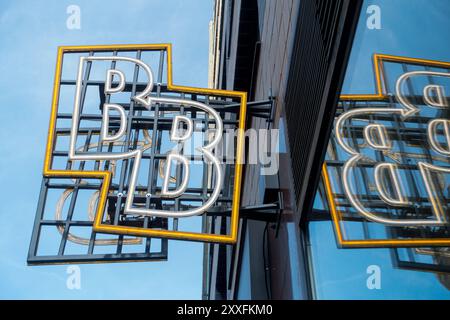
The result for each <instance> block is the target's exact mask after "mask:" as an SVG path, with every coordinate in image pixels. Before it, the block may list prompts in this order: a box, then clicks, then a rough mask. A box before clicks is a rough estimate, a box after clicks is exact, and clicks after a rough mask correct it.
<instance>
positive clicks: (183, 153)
mask: <svg viewBox="0 0 450 320" xmlns="http://www.w3.org/2000/svg"><path fill="white" fill-rule="evenodd" d="M130 53H133V54H135V56H134V57H131V56H130ZM146 53H157V54H158V55H161V56H165V57H166V61H167V63H166V65H167V69H166V70H163V67H162V65H163V61H162V60H160V62H159V66H158V64H156V68H157V69H158V70H157V71H158V72H157V73H158V75H157V76H156V74H155V70H154V68H155V66H151V65H150V64H149V63H147V62H145V61H144V60H145V59H144V58H143V55H144V54H146ZM67 54H75V55H77V56H76V59H77V61H76V62H74V63H73V65H75V64H76V67H75V68H74V70H76V75H75V79H74V81H73V82H72V81H68V80H66V79H63V74H64V66H63V56H65V55H67ZM171 59H172V55H171V45H170V44H155V45H153V44H151V45H106V46H68V47H60V48H59V50H58V59H57V65H56V74H55V84H54V93H53V102H52V112H51V118H50V127H49V134H48V142H47V148H46V156H45V163H44V173H43V175H44V179H71V181H72V183H74V184H73V186H69V187H68V189H67V190H66V191H65V193H64V194H63V195H62V196H61V198H60V200H59V202H58V205H57V214H56V216H55V218H56V221H55V222H54V223H53V221H51V222H48V221H46V220H45V219H43V217H42V215H43V213H42V212H38V214H37V217H36V224H35V230H34V235H33V239H32V246H33V243H34V242H35V241H38V237H39V230H37V229H39V228H41V226H42V225H43V224H48V223H50V224H54V225H55V226H57V228H58V231H59V232H60V234H61V235H66V233H67V235H68V238H67V239H68V241H72V242H75V243H78V244H84V245H89V246H93V245H111V244H119V245H120V246H121V245H122V244H125V245H127V244H130V245H133V244H142V242H143V241H142V239H143V238H141V237H154V238H169V239H180V240H193V241H206V242H220V243H234V242H235V241H236V238H237V227H238V219H239V217H238V214H239V204H240V185H241V179H242V162H241V161H240V159H242V157H243V148H244V141H243V139H244V132H243V131H244V126H245V118H246V93H244V92H234V91H226V90H215V89H203V88H195V87H186V86H178V85H175V84H173V82H172V60H171ZM105 66H106V67H105ZM97 67H98V68H100V69H99V70H101V72H100V73H98V74H100V78H99V79H97V80H92V79H91V78H92V73H94V71H95V70H97V69H95V68H97ZM139 72H140V73H139ZM164 78H165V79H164ZM66 83H67V84H71V85H73V87H74V95H73V100H72V101H71V102H69V103H70V104H71V105H72V110H71V111H70V113H68V114H65V113H63V112H62V111H61V110H60V108H61V107H66V108H67V102H64V103H62V102H61V101H62V99H63V98H62V96H61V92H62V86H63V85H66ZM90 85H92V86H96V87H97V88H99V90H100V92H99V99H100V101H97V102H95V103H97V106H98V109H96V110H94V113H95V112H98V111H100V114H92V113H87V112H86V111H85V109H86V105H89V103H90V100H89V99H90V98H89V97H88V87H89V86H90ZM227 103H234V104H235V105H236V104H237V105H238V106H239V108H237V109H236V108H234V109H232V111H228V109H226V108H225V107H224V106H226V105H227ZM220 108H222V109H220ZM235 109H236V110H235ZM224 117H225V119H224ZM64 119H68V120H70V127H69V128H63V127H62V125H61V123H63V121H62V120H64ZM87 121H90V122H89V125H87V124H86V122H87ZM66 123H67V122H65V124H66ZM92 123H94V126H93V127H92V126H91V124H92ZM230 129H234V130H236V132H237V134H236V136H235V143H236V148H235V149H234V150H235V154H234V157H235V159H237V161H235V162H233V163H232V164H228V163H223V161H222V159H219V157H218V156H217V155H216V148H218V147H220V145H221V144H223V143H229V142H228V141H227V142H226V141H224V138H223V132H224V131H225V130H230ZM199 135H200V137H201V141H202V143H201V144H198V143H197V142H198V136H199ZM64 136H67V137H68V142H67V144H64V147H63V149H64V148H66V149H64V150H62V151H60V150H57V149H58V145H59V144H60V140H62V138H63V137H64ZM86 136H87V137H86ZM89 139H90V140H94V139H96V141H94V142H92V141H88V140H89ZM196 139H197V140H196ZM168 146H169V147H168ZM164 148H165V149H166V150H164V151H163V150H162V149H164ZM191 149H193V150H191ZM191 151H192V152H191ZM60 155H63V156H66V158H65V159H66V160H67V164H63V168H61V167H57V163H56V160H55V159H56V157H57V156H60ZM89 163H90V164H91V167H92V165H93V168H94V169H85V167H87V166H88V165H89ZM75 164H80V166H79V167H80V169H72V168H73V167H74V165H75ZM193 167H195V168H193ZM117 168H120V171H118V172H116V171H117V170H118V169H117ZM146 170H147V171H146ZM225 174H228V175H231V176H232V177H233V178H232V179H227V180H226V181H225V179H224V175H225ZM146 175H148V177H150V176H151V177H152V178H151V179H150V178H149V179H150V180H151V181H152V183H150V182H149V183H148V184H142V183H140V181H141V180H142V179H143V178H142V177H143V176H145V177H146ZM199 177H202V178H201V179H202V181H203V185H202V186H199V187H196V186H193V184H195V182H196V180H199ZM114 179H116V180H118V181H119V180H120V183H119V182H115V180H114ZM88 180H94V181H100V184H99V185H98V187H96V186H97V185H95V184H89V188H90V189H94V190H95V188H97V190H96V191H95V192H94V194H93V195H92V196H91V198H90V200H89V218H90V220H91V221H92V222H91V224H92V231H93V234H92V236H91V238H95V234H110V235H111V234H117V235H120V236H121V237H124V236H127V237H126V238H124V239H123V240H121V241H120V242H118V241H117V240H114V239H113V238H103V239H97V240H95V241H93V242H92V241H91V242H89V239H88V238H83V237H80V236H77V235H74V234H72V233H71V232H70V231H67V228H66V227H65V226H64V225H66V226H69V225H71V224H73V223H76V222H73V221H72V220H71V219H72V217H71V214H70V217H69V218H67V221H65V220H64V224H63V223H62V221H63V220H62V219H63V218H64V217H63V214H62V213H61V212H62V211H63V210H62V208H63V207H64V203H65V201H66V200H67V199H68V198H69V197H71V196H75V195H73V194H72V193H73V190H75V189H80V188H81V189H82V188H87V187H88V186H87V181H88ZM150 180H149V181H150ZM215 207H217V208H219V209H220V208H222V210H227V209H229V210H230V212H231V214H230V219H229V226H228V228H227V231H226V232H225V233H224V232H223V231H220V232H217V231H215V230H209V231H208V230H207V229H206V230H205V228H203V229H202V231H200V232H198V231H193V230H192V227H191V228H190V229H189V230H183V229H182V227H180V226H179V223H178V219H188V218H195V217H198V216H201V215H206V214H207V213H208V212H209V210H213V209H214V208H215ZM217 208H216V209H217ZM42 210H44V208H42ZM42 210H41V211H42ZM38 211H39V210H38ZM60 219H61V220H60ZM168 219H171V220H170V221H169V220H168ZM84 225H89V222H84V224H83V226H84ZM152 225H154V227H152ZM67 235H66V236H67ZM130 236H131V237H130ZM34 238H36V239H34ZM36 246H37V245H36ZM60 251H61V250H60ZM63 251H64V250H63ZM90 251H92V249H90ZM56 258H59V257H56Z"/></svg>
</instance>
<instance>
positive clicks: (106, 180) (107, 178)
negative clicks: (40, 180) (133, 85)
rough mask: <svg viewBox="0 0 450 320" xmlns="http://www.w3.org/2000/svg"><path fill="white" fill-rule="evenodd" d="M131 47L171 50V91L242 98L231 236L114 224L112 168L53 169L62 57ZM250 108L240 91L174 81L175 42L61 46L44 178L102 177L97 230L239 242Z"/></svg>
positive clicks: (219, 241)
mask: <svg viewBox="0 0 450 320" xmlns="http://www.w3.org/2000/svg"><path fill="white" fill-rule="evenodd" d="M127 50H164V51H166V53H167V88H168V89H169V90H174V91H180V92H185V93H196V94H202V95H217V96H223V97H230V98H240V105H241V106H240V112H239V130H238V136H237V150H236V159H237V161H236V164H235V166H236V167H235V177H234V190H233V202H232V211H231V222H230V229H231V232H230V234H228V235H215V234H204V233H195V232H183V231H170V230H154V229H143V228H138V227H128V226H111V225H107V224H103V223H102V217H103V214H104V210H105V205H106V200H107V196H108V190H109V186H110V183H111V176H112V174H111V172H110V171H79V170H52V169H51V166H52V160H53V157H52V151H53V148H54V143H55V129H56V119H57V113H58V101H59V89H60V86H59V84H60V80H61V73H62V60H63V55H64V53H67V52H89V51H94V52H102V51H127ZM246 110H247V93H246V92H240V91H229V90H216V89H206V88H195V87H186V86H179V85H175V84H173V78H172V45H171V44H130V45H123V44H119V45H94V46H61V47H58V55H57V60H56V71H55V80H54V84H53V98H52V109H51V115H50V124H49V130H48V138H47V147H46V152H45V161H44V171H43V175H44V177H48V178H96V179H101V180H102V187H101V189H100V195H99V200H98V206H97V211H96V214H95V219H94V223H93V230H94V231H96V232H103V233H112V234H122V235H134V236H143V237H156V238H170V239H178V240H190V241H203V242H217V243H229V244H233V243H236V240H237V229H238V222H239V206H240V197H241V181H242V161H241V159H243V152H244V130H245V119H246Z"/></svg>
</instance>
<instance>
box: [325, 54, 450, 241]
mask: <svg viewBox="0 0 450 320" xmlns="http://www.w3.org/2000/svg"><path fill="white" fill-rule="evenodd" d="M384 62H396V63H409V64H413V65H420V66H428V67H438V68H450V62H443V61H436V60H425V59H416V58H408V57H400V56H392V55H385V54H375V55H374V56H373V67H374V71H375V86H376V93H375V94H363V95H357V94H343V95H341V96H340V100H341V101H385V100H388V96H387V94H386V92H385V91H384V85H383V81H384V77H383V72H384V65H383V63H384ZM322 180H323V182H324V185H325V191H326V196H327V201H328V204H329V208H330V211H331V216H332V219H333V223H334V227H335V230H336V237H337V240H338V243H339V245H340V246H341V247H343V248H364V247H423V246H449V245H450V239H398V240H390V239H386V240H382V239H380V240H346V239H345V235H344V230H343V229H342V228H341V222H342V215H341V214H340V212H339V210H337V208H336V202H335V199H334V195H333V191H332V187H331V183H330V177H329V174H328V169H327V164H326V162H325V163H324V164H323V167H322Z"/></svg>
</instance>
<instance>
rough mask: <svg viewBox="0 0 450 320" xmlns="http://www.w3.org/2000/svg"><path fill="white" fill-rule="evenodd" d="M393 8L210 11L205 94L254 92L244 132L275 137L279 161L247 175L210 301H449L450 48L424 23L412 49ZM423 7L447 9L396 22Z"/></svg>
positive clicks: (290, 6)
mask: <svg viewBox="0 0 450 320" xmlns="http://www.w3.org/2000/svg"><path fill="white" fill-rule="evenodd" d="M401 2H402V1H399V2H398V3H397V4H392V3H390V4H389V3H386V2H385V1H372V2H369V1H356V0H349V1H345V0H342V1H321V0H299V1H297V0H283V1H269V0H254V1H253V0H248V1H244V0H234V1H233V0H217V1H216V3H215V12H214V20H213V22H212V23H211V25H210V35H211V36H210V40H211V45H210V74H209V79H210V86H211V87H213V88H215V89H228V90H237V91H246V92H248V97H249V101H250V103H249V105H251V104H252V103H253V105H254V106H255V107H254V109H255V111H252V112H250V116H249V117H248V120H247V128H251V129H255V130H260V129H270V130H276V132H277V134H278V138H276V139H273V141H271V143H272V144H273V143H277V144H278V147H279V154H278V159H277V164H278V166H277V168H278V170H276V172H271V171H270V170H268V169H267V165H265V164H261V162H258V163H256V164H253V163H250V162H251V161H248V162H249V163H247V164H246V165H245V169H244V179H243V186H242V190H243V191H242V199H241V208H242V212H241V221H240V228H239V237H238V243H237V244H236V245H235V246H229V245H219V244H206V245H205V250H204V279H203V298H204V299H346V298H348V299H379V298H392V299H398V298H415V299H421V298H434V299H436V298H443V299H448V298H450V292H449V291H448V290H449V289H448V288H449V278H448V272H449V264H448V246H449V244H448V235H449V228H448V223H447V222H446V221H447V217H448V216H449V209H448V202H449V201H448V199H449V198H450V196H449V193H448V192H449V190H450V188H449V182H450V179H449V178H450V177H449V174H448V173H449V169H448V163H449V161H448V160H449V159H448V158H447V157H448V155H449V154H450V153H449V152H448V143H449V142H450V140H449V138H450V136H449V133H448V126H449V124H448V117H449V114H448V100H447V96H446V95H445V89H447V91H448V89H449V88H448V85H449V83H448V72H449V69H450V65H449V64H448V63H446V62H445V61H448V60H450V59H449V57H450V49H449V48H448V47H447V46H445V45H444V44H439V41H438V40H437V39H440V40H443V39H445V37H446V35H445V33H444V32H443V31H436V33H435V34H434V36H435V38H433V39H434V42H433V41H432V40H431V39H430V38H429V37H428V34H427V32H429V33H431V30H432V27H431V26H428V25H426V26H424V29H423V30H420V31H417V37H420V41H421V42H423V43H422V44H421V45H416V44H414V43H412V41H413V39H414V37H413V36H412V35H411V34H410V33H408V32H407V30H405V29H404V28H402V27H400V26H399V25H397V24H395V18H394V14H395V13H396V14H398V12H400V10H401V8H402V6H403V8H404V6H405V5H406V3H405V2H404V1H403V3H401ZM421 8H422V9H423V10H428V11H429V14H430V15H433V14H434V15H437V16H439V10H440V11H441V13H442V14H443V13H445V12H448V11H449V6H448V5H446V4H445V3H443V2H439V1H437V2H436V3H435V4H433V5H429V6H427V5H426V4H424V3H420V2H419V1H417V2H416V3H415V4H414V5H413V6H412V7H411V8H409V9H408V10H406V11H405V15H404V17H403V21H404V24H405V25H412V24H413V21H414V19H415V18H416V15H417V13H418V12H419V11H420V10H421ZM437 9H438V10H437ZM428 11H427V12H428ZM438 23H441V24H442V25H443V26H444V25H445V22H443V21H441V22H438ZM415 28H417V26H416V27H415ZM428 44H429V45H428ZM431 45H433V46H434V47H433V48H434V49H435V50H434V51H432V50H431V49H430V48H431ZM431 51H432V52H431ZM412 57H413V58H412ZM446 57H447V60H446ZM371 62H372V64H371ZM265 104H269V105H270V106H271V108H269V109H270V111H269V112H267V113H266V114H264V115H261V114H260V113H258V112H257V106H259V105H265ZM393 110H394V111H393ZM351 117H354V118H351ZM446 130H447V131H446ZM249 150H251V148H250V147H249V145H247V157H250V156H251V151H249ZM270 204H273V205H275V209H273V210H268V211H267V212H266V215H265V214H264V208H265V207H264V206H268V205H270ZM222 227H223V228H227V220H226V219H225V218H224V220H223V225H222Z"/></svg>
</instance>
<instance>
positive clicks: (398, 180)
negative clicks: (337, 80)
mask: <svg viewBox="0 0 450 320" xmlns="http://www.w3.org/2000/svg"><path fill="white" fill-rule="evenodd" d="M374 66H375V74H376V85H377V89H378V93H377V94H373V95H343V96H341V101H340V104H339V108H338V109H339V111H338V112H339V114H338V116H337V118H336V120H335V125H334V132H333V137H332V140H331V143H330V145H329V150H328V155H327V161H326V163H325V165H324V168H323V179H324V185H325V192H326V195H327V199H328V203H329V206H330V209H331V213H332V215H333V220H334V224H335V229H336V234H337V238H338V241H339V243H340V244H341V245H342V246H343V247H370V246H373V247H378V246H381V247H382V246H413V247H414V246H416V247H417V246H445V245H449V244H450V237H449V231H450V228H449V227H450V225H449V219H450V210H449V199H450V161H449V160H450V109H449V100H448V97H447V95H446V92H447V93H448V92H450V73H449V71H448V70H449V69H450V63H446V62H440V61H429V60H420V59H411V58H403V57H394V56H387V55H375V58H374Z"/></svg>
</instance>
